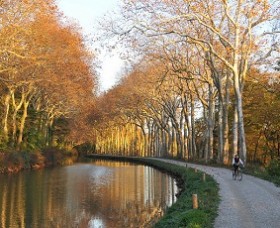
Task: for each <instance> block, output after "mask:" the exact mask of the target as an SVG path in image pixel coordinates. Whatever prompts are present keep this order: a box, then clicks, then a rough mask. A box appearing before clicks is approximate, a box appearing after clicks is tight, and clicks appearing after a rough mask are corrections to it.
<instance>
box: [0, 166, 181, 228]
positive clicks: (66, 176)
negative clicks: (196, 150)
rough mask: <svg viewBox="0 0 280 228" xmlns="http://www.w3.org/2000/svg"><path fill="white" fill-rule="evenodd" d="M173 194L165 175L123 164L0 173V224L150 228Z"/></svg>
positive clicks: (171, 182)
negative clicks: (9, 173) (8, 173)
mask: <svg viewBox="0 0 280 228" xmlns="http://www.w3.org/2000/svg"><path fill="white" fill-rule="evenodd" d="M177 192H178V188H177V185H176V181H175V179H174V178H173V177H171V176H170V175H168V174H166V173H162V172H160V171H158V170H156V169H154V168H151V167H148V166H144V165H139V164H133V163H128V162H116V161H103V160H90V161H88V162H83V163H76V164H74V165H72V166H66V167H56V168H50V169H43V170H39V171H24V172H21V173H18V174H13V175H0V197H1V198H0V213H1V217H0V226H1V227H2V228H6V227H28V228H29V227H46V228H48V227H79V228H83V227H94V228H95V227H96V228H99V227H100V228H101V227H102V228H103V227H108V228H109V227H112V228H117V227H151V225H152V224H153V223H154V222H155V221H156V220H158V219H159V218H160V217H161V216H162V215H163V214H164V211H165V210H166V208H167V207H168V206H171V205H172V204H173V203H174V202H175V201H176V197H175V195H176V193H177Z"/></svg>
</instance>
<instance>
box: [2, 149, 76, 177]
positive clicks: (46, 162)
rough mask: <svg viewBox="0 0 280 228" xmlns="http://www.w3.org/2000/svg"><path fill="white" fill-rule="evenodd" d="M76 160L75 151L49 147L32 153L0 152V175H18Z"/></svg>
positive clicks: (68, 163)
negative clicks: (25, 171)
mask: <svg viewBox="0 0 280 228" xmlns="http://www.w3.org/2000/svg"><path fill="white" fill-rule="evenodd" d="M77 159H78V152H77V151H76V150H75V149H72V150H70V151H69V150H66V149H59V148H56V147H49V148H45V149H42V150H36V151H33V152H29V151H20V152H1V151H0V174H8V173H18V172H20V171H22V170H38V169H42V168H45V167H52V166H63V165H70V164H73V163H74V162H75V161H77Z"/></svg>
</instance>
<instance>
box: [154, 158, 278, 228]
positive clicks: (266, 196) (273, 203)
mask: <svg viewBox="0 0 280 228" xmlns="http://www.w3.org/2000/svg"><path fill="white" fill-rule="evenodd" d="M158 160H162V161H164V162H169V163H173V164H178V165H182V166H186V163H185V162H180V161H173V160H166V159H158ZM187 166H188V167H192V168H197V169H198V170H201V171H203V172H205V173H207V174H210V175H211V176H213V178H214V179H215V180H216V181H217V182H218V183H219V187H220V192H219V195H220V197H221V202H220V205H219V209H218V217H217V218H216V220H215V227H218V228H235V227H241V228H265V227H267V228H280V188H278V187H276V186H275V185H274V184H272V183H270V182H268V181H264V180H261V179H259V178H255V177H252V176H248V175H244V174H243V180H242V181H237V180H236V181H234V180H233V179H232V173H231V171H230V170H228V169H224V168H214V167H208V166H203V165H196V164H190V163H187Z"/></svg>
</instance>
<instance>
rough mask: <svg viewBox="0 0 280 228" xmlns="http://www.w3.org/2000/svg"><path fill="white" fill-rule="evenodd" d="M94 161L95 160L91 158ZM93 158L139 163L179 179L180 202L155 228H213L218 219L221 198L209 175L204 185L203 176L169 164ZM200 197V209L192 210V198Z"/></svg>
mask: <svg viewBox="0 0 280 228" xmlns="http://www.w3.org/2000/svg"><path fill="white" fill-rule="evenodd" d="M90 157H91V156H90ZM92 157H93V158H102V159H110V160H118V161H129V162H137V163H141V164H145V165H149V166H152V167H155V168H157V169H160V170H162V171H165V172H168V173H170V174H171V175H174V176H176V178H179V179H180V181H179V183H180V185H181V186H180V187H181V188H182V191H181V193H180V196H179V197H178V200H177V202H176V203H175V204H173V205H172V206H171V207H170V208H168V209H167V211H166V213H165V215H164V216H163V217H162V218H161V219H160V221H158V222H157V223H156V224H155V225H154V227H157V228H163V227H188V228H202V227H207V228H208V227H213V224H214V219H215V217H216V216H217V210H218V204H219V196H218V190H219V189H218V185H217V183H216V182H215V181H214V180H213V178H212V177H211V176H209V175H206V179H205V181H203V178H202V176H203V173H202V172H199V171H197V172H195V170H193V169H191V168H186V167H182V166H177V165H173V164H168V163H165V162H161V161H156V160H152V159H146V158H127V157H111V156H106V157H104V156H92ZM193 194H197V195H198V204H199V208H198V209H193V208H192V195H193Z"/></svg>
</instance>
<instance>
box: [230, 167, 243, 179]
mask: <svg viewBox="0 0 280 228" xmlns="http://www.w3.org/2000/svg"><path fill="white" fill-rule="evenodd" d="M232 179H233V180H239V181H242V169H241V168H240V167H239V166H238V168H237V170H236V172H235V171H234V169H233V171H232Z"/></svg>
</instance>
